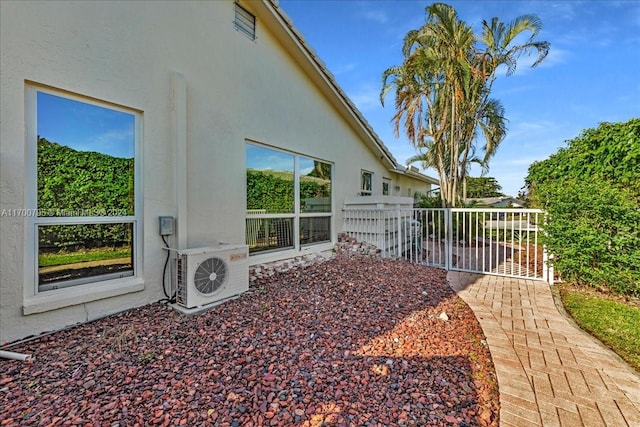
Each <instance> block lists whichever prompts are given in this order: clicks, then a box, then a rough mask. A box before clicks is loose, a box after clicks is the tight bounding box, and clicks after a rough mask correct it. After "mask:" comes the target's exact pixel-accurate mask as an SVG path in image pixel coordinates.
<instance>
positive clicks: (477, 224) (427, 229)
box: [344, 208, 553, 282]
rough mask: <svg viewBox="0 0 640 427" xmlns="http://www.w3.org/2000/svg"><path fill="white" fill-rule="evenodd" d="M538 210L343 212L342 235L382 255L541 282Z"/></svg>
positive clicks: (546, 272)
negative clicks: (374, 248) (370, 247)
mask: <svg viewBox="0 0 640 427" xmlns="http://www.w3.org/2000/svg"><path fill="white" fill-rule="evenodd" d="M544 216H545V213H544V211H542V210H539V209H513V208H505V209H475V208H454V209H345V210H344V231H345V233H347V234H348V235H350V236H351V237H354V238H355V239H357V240H358V241H362V242H368V243H371V244H374V245H376V246H377V247H378V249H379V250H380V251H381V254H382V256H384V257H398V258H400V257H401V258H406V259H409V260H411V261H412V262H418V263H422V264H425V265H429V266H435V267H440V268H445V269H447V270H457V271H466V272H473V273H484V274H496V275H501V276H510V277H518V278H528V279H537V280H545V281H547V282H549V280H550V279H549V278H550V277H553V274H552V271H551V270H550V268H549V267H548V264H547V255H546V252H545V250H544V247H543V245H542V243H541V241H540V230H541V229H540V226H541V225H542V224H544Z"/></svg>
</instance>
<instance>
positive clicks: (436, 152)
mask: <svg viewBox="0 0 640 427" xmlns="http://www.w3.org/2000/svg"><path fill="white" fill-rule="evenodd" d="M426 11H427V19H426V23H425V24H424V25H423V26H422V27H421V28H420V29H418V30H412V31H409V32H408V33H407V35H406V36H405V39H404V43H403V50H402V53H403V56H404V61H403V63H402V65H399V66H394V67H391V68H389V69H387V70H385V72H384V73H383V76H382V86H383V87H382V91H381V93H380V99H381V101H382V102H383V104H384V98H385V96H386V94H387V93H388V92H389V91H390V90H391V89H392V88H395V109H396V113H395V115H394V116H393V119H392V121H393V122H394V128H395V133H396V136H398V135H399V130H400V126H401V124H402V125H403V128H404V132H405V134H406V135H407V137H408V138H409V140H410V141H411V143H412V144H413V145H414V147H416V148H417V149H418V150H419V155H418V157H417V158H412V159H410V160H413V161H420V162H422V166H423V167H424V168H428V167H433V168H435V169H436V171H437V172H438V177H439V183H440V195H441V198H442V202H443V205H445V206H455V204H456V202H457V200H458V199H459V197H460V188H459V187H460V185H459V184H460V182H462V181H463V180H464V179H465V177H466V175H467V174H468V172H469V168H470V164H471V162H474V161H475V162H478V163H479V164H480V165H481V166H482V167H483V169H485V170H486V168H487V167H488V162H489V160H490V159H491V157H492V156H493V155H494V154H495V152H496V150H497V148H498V145H499V144H500V142H501V141H502V140H503V139H504V136H505V134H506V127H505V123H504V122H505V119H504V109H503V107H502V105H501V104H500V102H499V101H497V100H495V99H492V98H490V97H489V95H490V93H491V87H492V85H493V82H494V80H495V77H496V71H497V69H498V68H499V67H500V66H501V65H505V66H506V67H507V75H509V74H512V73H513V72H514V71H515V67H516V64H517V59H518V58H519V57H520V55H522V54H529V53H530V52H531V51H533V50H535V51H537V53H538V58H537V60H536V61H535V62H534V64H533V66H536V65H538V64H539V63H540V62H541V61H542V60H543V59H544V58H545V57H546V55H547V53H548V51H549V43H547V42H536V41H535V40H534V39H535V37H536V36H537V34H538V32H539V30H540V28H541V22H540V20H539V19H538V18H537V17H535V16H533V15H525V16H522V17H519V18H517V19H516V20H514V21H513V22H511V23H510V24H504V23H502V22H500V21H499V20H498V19H497V18H494V19H493V20H492V21H491V22H490V23H488V22H486V21H483V23H482V26H483V30H482V33H481V35H480V36H479V37H476V36H475V35H474V34H473V31H472V29H471V27H470V26H469V25H467V24H466V23H465V22H463V21H462V20H460V19H459V18H458V16H457V14H456V12H455V10H454V9H453V8H452V7H451V6H449V5H446V4H443V3H435V4H433V5H431V6H428V7H427V8H426ZM526 31H529V32H530V37H529V39H528V40H527V41H526V42H525V43H524V44H522V45H514V40H515V39H516V37H517V36H518V35H520V34H522V33H523V32H526ZM479 133H482V135H483V137H484V141H485V145H484V146H482V147H478V144H477V139H478V138H477V137H478V134H479Z"/></svg>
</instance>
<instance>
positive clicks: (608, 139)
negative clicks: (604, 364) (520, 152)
mask: <svg viewBox="0 0 640 427" xmlns="http://www.w3.org/2000/svg"><path fill="white" fill-rule="evenodd" d="M525 181H526V188H527V189H528V192H529V197H530V201H531V204H532V206H533V207H540V208H543V209H546V210H547V212H548V214H549V216H548V223H547V225H546V226H545V231H546V235H545V236H544V238H543V239H544V242H545V244H546V245H547V247H548V249H549V251H550V252H551V253H552V254H553V256H554V258H553V260H552V262H553V265H554V267H555V268H556V270H557V271H558V272H559V273H560V275H561V277H562V278H563V280H565V281H570V282H573V283H577V284H582V285H589V286H593V287H597V288H605V289H608V290H611V291H613V292H616V293H623V294H628V295H633V296H638V297H640V119H633V120H630V121H629V122H626V123H614V124H612V123H603V124H601V125H600V126H599V127H598V128H597V129H589V130H587V131H585V132H583V133H582V134H581V135H580V136H579V137H577V138H575V139H573V140H571V141H569V144H568V147H567V148H563V149H560V150H559V151H558V152H557V153H556V154H554V155H552V156H551V157H550V158H549V159H547V160H544V161H541V162H536V163H534V164H533V165H531V167H530V168H529V174H528V176H527V178H526V180H525Z"/></svg>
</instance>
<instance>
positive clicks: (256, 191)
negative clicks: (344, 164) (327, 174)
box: [247, 169, 331, 213]
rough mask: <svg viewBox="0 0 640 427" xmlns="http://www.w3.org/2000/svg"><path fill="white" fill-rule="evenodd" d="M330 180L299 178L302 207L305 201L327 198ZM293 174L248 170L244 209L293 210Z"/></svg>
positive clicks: (274, 211)
mask: <svg viewBox="0 0 640 427" xmlns="http://www.w3.org/2000/svg"><path fill="white" fill-rule="evenodd" d="M330 195H331V181H329V180H326V179H321V178H315V177H310V176H303V177H302V179H301V180H300V200H301V203H302V210H303V211H304V210H305V201H306V200H308V199H316V198H322V197H329V196H330ZM294 200H295V197H294V186H293V174H290V175H288V174H285V173H282V172H269V171H258V170H252V169H249V170H247V209H264V210H266V213H293V212H294V206H293V204H294Z"/></svg>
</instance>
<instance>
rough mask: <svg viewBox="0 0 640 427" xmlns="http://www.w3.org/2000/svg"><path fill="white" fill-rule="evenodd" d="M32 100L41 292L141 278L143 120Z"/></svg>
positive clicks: (34, 221) (49, 95)
mask: <svg viewBox="0 0 640 427" xmlns="http://www.w3.org/2000/svg"><path fill="white" fill-rule="evenodd" d="M27 95H28V107H27V118H28V122H29V126H30V130H29V131H28V135H29V139H30V144H31V145H30V148H29V149H30V152H31V153H32V155H31V157H32V158H33V160H32V162H33V163H32V165H31V167H30V170H31V171H32V178H31V182H32V186H31V188H32V191H31V196H30V203H29V205H30V208H31V209H30V210H29V212H32V213H33V215H29V219H30V221H31V230H32V238H31V241H32V242H33V244H34V245H35V251H34V254H35V258H36V259H35V265H34V270H35V282H36V283H37V286H36V291H35V292H36V293H40V292H49V291H53V290H55V289H60V288H68V287H72V286H78V285H83V284H88V283H98V282H105V281H108V280H110V279H121V278H124V277H133V276H136V275H137V274H138V272H137V267H138V264H139V262H138V261H137V258H138V257H139V252H140V251H139V250H138V249H139V246H138V242H139V238H138V234H139V229H140V218H139V210H140V209H138V207H137V205H138V199H139V196H138V193H139V192H140V190H139V189H138V185H137V179H136V177H137V175H138V172H137V169H138V166H139V165H138V163H139V162H137V160H136V157H137V148H136V146H137V141H138V139H139V138H138V132H139V131H138V129H139V117H138V113H136V112H133V111H129V110H126V109H124V108H120V107H116V106H113V105H110V104H106V103H100V102H96V101H93V100H88V99H85V98H81V97H78V96H72V95H69V94H63V93H60V92H56V91H52V90H49V89H47V90H45V89H40V88H35V87H30V88H28V89H27ZM34 113H35V114H34Z"/></svg>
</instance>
